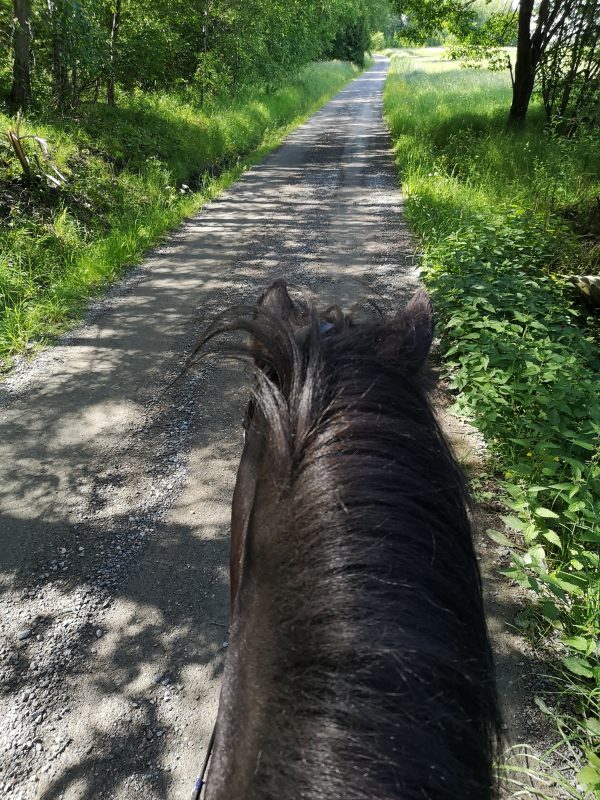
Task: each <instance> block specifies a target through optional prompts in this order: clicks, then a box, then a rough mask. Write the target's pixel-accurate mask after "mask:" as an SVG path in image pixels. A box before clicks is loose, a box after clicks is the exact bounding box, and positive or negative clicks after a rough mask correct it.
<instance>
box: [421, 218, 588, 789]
mask: <svg viewBox="0 0 600 800" xmlns="http://www.w3.org/2000/svg"><path fill="white" fill-rule="evenodd" d="M472 222H473V221H472V220H470V221H469V225H468V226H466V225H465V227H464V228H462V229H458V230H456V231H455V232H454V233H453V234H452V235H450V236H446V237H443V238H442V237H440V239H439V240H438V241H437V242H436V243H434V244H432V245H431V246H430V248H429V250H428V254H427V256H426V261H425V275H426V279H427V284H428V287H429V288H430V290H431V291H432V293H433V295H434V296H437V297H438V298H439V303H438V307H439V308H440V312H441V317H442V320H441V322H442V328H443V337H442V347H443V349H444V351H445V352H444V356H445V360H446V364H447V366H448V368H449V372H450V376H451V381H452V385H453V387H454V389H456V390H458V392H459V394H458V399H457V402H456V406H457V408H458V410H459V411H467V412H468V413H469V414H470V415H474V416H475V418H476V419H477V422H478V425H479V427H480V428H481V430H482V431H483V433H484V434H485V436H486V439H487V440H488V442H489V443H490V446H491V448H492V450H493V451H494V453H495V455H496V458H497V463H498V464H499V467H500V469H501V470H502V471H501V478H502V481H501V482H502V486H503V488H504V490H505V492H506V497H505V503H506V505H507V506H508V507H509V509H510V510H511V512H512V513H511V514H510V515H507V516H505V517H504V518H503V519H504V522H505V524H506V526H507V528H508V529H510V530H511V531H513V532H514V534H516V535H515V536H513V537H512V538H510V539H509V538H508V536H507V535H506V533H503V532H499V531H491V532H490V535H491V536H492V538H493V539H495V540H496V541H497V542H499V543H501V544H503V545H506V546H508V547H510V549H511V560H512V564H511V567H510V569H508V570H506V572H505V574H506V575H508V576H509V577H510V578H512V579H513V580H515V581H517V582H518V583H519V584H521V585H522V586H524V587H526V588H528V589H531V590H532V591H533V592H534V593H535V595H536V596H537V604H536V611H537V613H536V614H535V620H533V619H528V618H527V616H525V617H524V618H523V619H522V622H523V624H524V626H528V625H531V624H536V625H541V626H542V627H545V628H546V631H545V632H546V634H547V633H549V632H550V630H551V629H554V630H555V636H554V637H553V638H554V639H560V642H561V644H562V649H563V653H562V667H563V669H564V670H565V674H566V677H567V680H568V681H570V682H571V683H574V684H576V685H575V686H572V687H571V688H572V689H576V690H577V691H576V692H571V695H573V694H579V695H580V696H581V697H582V698H585V699H586V700H585V702H586V709H587V710H586V712H585V714H586V715H587V716H585V715H584V727H585V725H587V724H588V723H589V721H590V720H592V722H591V723H590V724H591V726H592V730H590V731H589V732H588V733H589V737H593V736H594V735H595V736H597V734H598V733H600V722H599V721H598V719H597V717H598V711H599V710H600V709H599V705H600V702H599V701H600V645H599V643H598V641H597V640H596V638H595V637H596V632H597V630H598V624H599V620H600V577H599V576H600V572H599V556H598V549H599V548H598V544H599V543H600V527H599V526H600V522H599V521H600V391H599V388H600V359H599V356H598V351H597V349H596V348H595V347H594V343H593V341H592V339H591V337H588V336H586V334H585V332H584V330H583V329H582V328H581V327H579V325H577V324H576V320H575V317H576V316H577V315H578V313H579V312H578V311H576V310H574V309H573V308H572V306H571V302H570V299H569V297H568V292H569V291H570V289H569V284H568V282H567V280H566V279H565V278H564V277H562V276H560V275H558V274H555V273H553V271H552V269H553V265H554V266H556V267H558V264H557V253H560V252H561V247H560V246H559V244H558V241H559V239H558V237H559V236H560V231H559V230H557V231H555V232H552V231H551V230H549V229H548V227H547V225H546V226H542V225H541V223H539V222H536V221H535V220H534V219H533V218H532V217H530V216H528V215H525V214H519V213H515V214H513V215H512V216H510V217H508V218H507V219H505V220H504V221H503V222H502V223H499V222H494V221H492V220H490V219H487V218H486V219H484V218H483V217H481V218H478V219H477V220H476V221H475V224H472ZM563 252H564V251H563ZM515 540H517V542H518V543H517V544H516V543H515ZM594 720H595V721H594ZM594 725H595V726H596V728H597V729H596V730H595V734H594ZM589 737H588V735H587V734H586V737H584V738H589ZM589 741H590V751H589V752H590V763H589V766H590V768H591V769H596V768H598V770H599V771H598V774H597V778H598V780H599V781H600V762H598V763H597V764H596V765H595V766H594V763H593V759H592V755H591V754H592V750H593V748H592V745H591V742H592V739H591V738H589ZM588 777H589V776H588Z"/></svg>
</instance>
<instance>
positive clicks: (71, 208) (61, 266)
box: [0, 61, 359, 369]
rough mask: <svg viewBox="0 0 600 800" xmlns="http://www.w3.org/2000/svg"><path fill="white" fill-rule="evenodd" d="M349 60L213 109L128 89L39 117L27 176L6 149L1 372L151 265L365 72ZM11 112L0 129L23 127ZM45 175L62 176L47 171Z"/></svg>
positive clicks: (31, 125)
mask: <svg viewBox="0 0 600 800" xmlns="http://www.w3.org/2000/svg"><path fill="white" fill-rule="evenodd" d="M358 72H359V70H358V68H357V67H354V66H352V65H350V64H349V63H345V62H340V61H332V62H319V63H313V64H310V65H309V66H307V67H305V68H304V69H303V70H302V71H301V72H300V73H299V75H298V77H297V79H295V80H290V81H288V82H287V83H285V84H284V85H282V86H280V87H279V88H278V89H276V90H271V91H266V90H265V89H257V90H256V91H252V90H245V91H244V93H243V94H241V95H240V96H238V97H236V98H234V99H232V98H231V97H227V98H224V99H222V100H219V99H213V100H209V101H205V102H204V103H203V104H202V105H201V106H200V105H198V104H197V98H196V97H195V96H194V94H193V93H192V92H191V91H186V90H182V91H181V92H178V93H177V92H171V93H155V94H152V93H142V92H141V91H132V92H129V93H126V92H121V93H120V96H119V98H118V104H117V107H116V108H111V107H109V106H106V105H103V104H93V103H89V104H87V105H84V106H82V107H81V108H80V109H79V110H78V113H77V114H71V115H69V116H65V117H61V116H59V115H57V114H52V115H50V116H44V115H43V114H39V113H38V114H37V115H33V114H32V115H30V116H27V117H26V118H25V119H24V120H23V122H22V125H21V134H22V135H26V136H32V135H35V136H37V137H39V138H40V139H41V140H43V142H44V143H45V145H44V147H45V148H46V147H47V150H48V156H47V157H46V156H45V155H44V154H43V152H42V150H41V148H40V147H39V145H38V144H37V143H36V141H35V140H34V139H25V140H24V142H23V145H24V147H25V148H26V149H27V151H28V155H29V158H30V160H31V163H32V164H36V160H35V156H36V155H37V156H38V159H39V162H40V163H39V166H38V167H36V168H35V172H36V175H35V179H34V180H33V181H27V180H26V179H25V177H24V176H23V173H22V170H21V166H20V164H19V161H18V159H17V158H16V157H15V155H14V153H13V152H12V150H11V149H10V148H9V147H8V146H7V145H5V146H4V147H3V148H2V149H0V220H1V226H0V369H2V367H4V368H7V367H9V366H10V364H11V359H12V357H13V356H14V355H15V354H17V353H22V352H24V351H29V352H31V351H33V352H35V350H36V349H37V348H38V347H39V346H41V345H43V344H44V343H47V342H48V341H50V340H52V338H53V337H55V336H56V334H57V333H59V332H61V331H63V330H65V328H66V327H67V326H68V325H70V324H72V323H73V321H74V320H75V319H77V318H78V317H80V316H81V314H82V313H83V312H84V310H85V308H86V305H87V302H88V299H89V297H90V295H92V294H97V293H98V292H100V291H101V290H102V289H103V288H104V287H106V285H107V284H109V283H110V282H111V281H114V280H115V279H116V278H117V277H118V276H120V275H122V274H123V272H124V271H125V270H126V269H127V267H129V266H131V265H132V264H135V263H136V262H138V261H140V260H141V258H142V257H143V255H144V253H145V252H146V251H147V250H148V248H150V247H152V246H153V245H155V244H157V243H158V242H159V241H160V240H161V239H162V238H163V237H164V236H165V234H166V233H167V232H168V231H169V230H172V229H173V228H174V227H176V226H177V225H178V224H179V223H180V222H181V221H182V220H183V219H184V218H185V217H187V216H189V215H190V214H192V213H194V212H195V211H197V210H198V209H199V208H200V207H201V206H202V204H203V203H205V202H206V201H207V200H209V199H210V198H211V197H213V196H215V194H217V193H218V192H219V191H222V189H223V188H225V187H226V186H227V185H229V184H230V183H231V182H232V181H233V180H235V179H236V177H238V176H239V175H240V174H241V172H243V171H244V170H245V169H246V168H248V167H249V166H250V165H251V164H252V163H255V162H256V161H257V160H259V159H260V158H261V157H263V156H264V154H265V153H266V152H267V151H268V150H270V149H272V148H273V147H275V146H276V145H278V144H279V143H280V142H281V141H282V140H283V139H284V138H285V136H286V134H287V133H288V132H289V131H290V130H291V129H293V128H294V127H296V126H297V125H299V124H300V123H301V122H303V121H304V120H305V119H306V118H307V117H309V116H310V115H311V114H313V113H314V112H315V111H316V110H317V109H318V108H319V107H320V106H321V105H322V104H323V103H324V102H326V101H327V100H328V99H329V98H330V97H331V96H333V95H334V94H335V93H336V92H337V91H339V90H340V89H341V88H342V87H343V86H344V85H345V84H346V83H347V82H348V81H349V80H351V79H352V78H353V77H355V76H356V75H357V74H358ZM15 124H16V121H15V118H14V117H12V118H9V117H8V116H6V115H5V114H2V113H0V129H2V130H4V131H7V130H8V129H9V128H12V129H14V128H15ZM44 174H46V175H49V176H50V178H47V177H44Z"/></svg>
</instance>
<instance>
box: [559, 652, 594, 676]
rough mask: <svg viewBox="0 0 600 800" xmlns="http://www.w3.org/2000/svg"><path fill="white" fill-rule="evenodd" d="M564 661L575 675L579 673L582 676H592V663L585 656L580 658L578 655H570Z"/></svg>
mask: <svg viewBox="0 0 600 800" xmlns="http://www.w3.org/2000/svg"><path fill="white" fill-rule="evenodd" d="M562 663H563V664H564V665H565V667H566V668H567V669H568V670H569V671H570V672H572V673H573V674H574V675H579V676H580V677H582V678H592V677H593V675H594V673H593V672H592V665H591V664H590V663H589V662H588V661H587V660H586V659H585V658H578V657H577V656H569V657H568V658H563V659H562Z"/></svg>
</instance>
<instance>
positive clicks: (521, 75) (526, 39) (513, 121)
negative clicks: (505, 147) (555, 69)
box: [508, 0, 536, 127]
mask: <svg viewBox="0 0 600 800" xmlns="http://www.w3.org/2000/svg"><path fill="white" fill-rule="evenodd" d="M533 4H534V0H520V2H519V27H518V34H517V61H516V63H515V80H514V83H513V95H512V105H511V107H510V112H509V114H508V124H509V125H512V126H515V127H521V126H523V125H524V124H525V117H526V115H527V109H528V108H529V101H530V100H531V94H532V92H533V84H534V81H535V66H536V65H535V64H534V63H533V57H532V56H533V53H532V47H531V16H532V14H533Z"/></svg>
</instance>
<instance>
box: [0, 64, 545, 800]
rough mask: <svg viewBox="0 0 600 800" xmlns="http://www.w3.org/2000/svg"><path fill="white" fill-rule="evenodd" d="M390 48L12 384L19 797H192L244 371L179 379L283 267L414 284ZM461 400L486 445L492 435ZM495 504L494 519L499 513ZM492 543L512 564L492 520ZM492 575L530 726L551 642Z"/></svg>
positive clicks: (512, 697)
mask: <svg viewBox="0 0 600 800" xmlns="http://www.w3.org/2000/svg"><path fill="white" fill-rule="evenodd" d="M387 68H388V61H387V59H385V58H382V57H378V58H376V60H375V65H374V66H373V67H372V68H371V69H370V70H368V71H367V72H365V73H364V74H363V75H362V76H361V77H359V78H357V79H356V80H355V81H354V82H353V83H351V84H350V85H349V86H348V87H347V88H346V89H345V90H344V91H342V92H340V93H339V94H338V95H337V96H336V97H335V98H334V99H333V100H332V101H330V102H329V103H328V104H327V105H326V106H324V107H323V109H322V110H321V111H320V112H319V113H317V114H316V115H315V116H314V117H312V119H310V120H309V121H308V122H307V123H306V124H305V125H302V126H301V127H300V128H298V129H297V130H296V131H295V132H294V133H293V134H292V135H291V136H290V137H289V138H288V139H287V140H286V142H285V144H284V145H283V146H282V147H280V148H279V149H278V150H276V151H274V152H273V153H271V155H270V156H268V157H267V158H266V159H265V160H264V161H263V162H262V163H261V164H260V165H258V166H256V167H255V168H253V169H252V170H250V171H249V172H247V173H246V174H245V175H244V176H243V177H242V178H241V179H240V180H239V181H238V182H237V183H236V184H235V185H234V186H232V187H231V188H230V189H229V190H228V191H226V192H224V193H223V194H222V195H221V196H220V197H219V198H218V199H217V200H215V201H214V202H212V203H210V204H208V205H206V206H205V207H204V209H203V210H202V212H201V213H199V214H198V215H197V216H195V217H193V218H192V219H190V220H189V221H188V222H187V223H186V224H185V225H184V226H183V227H182V228H181V229H180V230H179V231H178V232H177V233H176V234H175V235H174V236H172V237H171V238H170V239H169V241H168V242H167V244H166V245H165V246H164V247H162V248H160V249H159V250H157V251H156V252H154V253H153V254H152V255H151V256H150V257H149V258H148V259H147V261H146V262H145V263H144V264H143V265H142V266H141V267H139V268H137V269H135V270H133V271H132V272H131V273H130V274H129V275H128V277H127V278H126V279H125V280H124V281H122V282H121V283H120V284H119V285H118V286H116V287H114V288H113V289H112V290H111V291H110V292H109V293H108V295H107V296H106V297H105V298H104V299H103V300H102V301H100V302H98V303H96V304H94V305H93V306H92V307H91V309H90V311H89V314H88V317H87V320H86V322H85V324H84V325H82V326H81V327H80V328H79V329H77V330H76V331H74V332H71V333H70V334H68V335H67V336H65V337H63V339H62V340H61V341H60V342H59V344H58V346H56V347H54V348H52V349H49V350H47V351H46V352H44V353H42V354H41V355H40V356H38V357H37V358H36V359H35V361H34V362H32V363H31V364H26V363H22V364H21V365H20V366H18V367H17V368H16V369H15V370H14V371H13V373H12V374H11V376H10V378H9V379H8V380H7V381H5V382H4V383H3V384H2V385H0V720H1V722H2V724H1V725H0V795H1V796H2V797H7V798H21V800H58V798H64V799H65V800H92V798H93V799H94V800H134V799H135V798H144V799H145V800H175V799H176V798H186V797H189V794H190V792H191V789H192V786H193V782H194V778H195V774H196V772H197V770H198V767H199V762H200V761H201V758H202V755H203V752H204V748H205V746H206V744H207V741H208V737H209V736H210V732H211V729H212V725H213V720H214V718H215V715H216V709H217V699H218V690H219V680H220V675H221V670H222V666H223V657H224V654H225V651H226V648H227V615H228V607H227V604H228V586H227V581H228V578H227V551H228V525H229V511H230V502H231V494H232V490H233V483H234V477H235V471H236V468H237V462H238V460H239V456H240V452H241V446H242V433H241V419H242V414H243V408H244V403H245V396H246V394H245V389H244V385H243V375H242V374H240V371H239V369H238V370H235V369H233V368H232V367H231V366H228V365H226V364H214V363H208V362H206V363H203V364H202V365H201V366H199V367H197V368H195V369H194V370H192V371H190V372H188V373H186V375H185V376H184V377H183V378H181V379H180V380H178V381H177V382H175V383H174V384H173V383H172V381H173V378H174V377H176V376H177V375H178V374H179V372H180V370H181V366H182V365H183V364H184V363H185V361H186V358H187V357H188V354H189V353H190V351H191V349H192V347H193V345H194V343H195V341H196V339H197V337H198V334H199V332H200V331H201V330H202V329H203V328H204V326H205V325H206V323H207V321H208V320H210V319H211V318H212V317H213V316H214V314H215V313H217V312H218V311H220V310H222V309H223V308H225V307H227V306H229V305H231V304H234V303H238V302H248V301H253V300H254V299H256V298H257V297H258V295H259V293H260V292H261V291H262V289H263V288H264V287H265V286H266V285H268V284H269V283H270V282H271V281H273V280H275V279H276V278H278V277H284V278H285V279H287V280H288V281H290V282H292V283H294V284H298V285H300V286H302V287H305V288H307V289H308V290H310V291H312V292H315V293H317V294H319V295H320V297H321V298H323V299H324V300H327V301H330V302H338V303H341V304H344V305H349V304H351V303H353V302H355V301H357V300H360V299H361V298H364V297H365V294H366V293H367V289H366V288H365V284H366V285H367V286H368V287H370V289H371V290H372V291H374V292H376V293H378V295H379V296H380V300H379V302H380V304H381V305H382V306H383V307H384V308H385V307H387V308H392V307H393V305H394V304H403V302H404V301H405V300H406V299H407V298H408V297H409V296H410V295H411V294H412V292H413V291H414V288H415V286H416V284H417V274H416V271H415V269H414V266H413V258H412V247H411V242H410V237H409V234H408V230H407V228H406V224H405V223H404V221H403V218H402V215H401V214H402V197H401V195H400V193H399V192H398V189H397V178H396V174H395V169H394V165H393V160H392V155H391V151H390V142H389V138H388V134H387V130H386V128H385V126H384V124H383V122H382V119H381V99H382V92H383V84H384V80H385V76H386V72H387ZM444 404H446V405H447V401H444V400H441V401H440V400H439V399H438V406H439V407H440V414H441V417H442V422H443V424H444V426H445V428H446V431H447V433H448V435H449V436H450V438H451V440H452V441H453V443H454V445H455V446H456V448H457V450H458V451H459V453H460V454H461V458H463V459H464V460H465V461H467V462H468V461H469V454H470V453H471V454H472V453H480V452H481V450H482V444H481V441H480V440H479V439H478V437H477V436H475V434H474V433H473V431H470V432H469V431H468V430H467V429H466V428H465V426H464V425H462V424H461V423H458V422H457V421H456V420H455V419H453V418H452V417H451V416H450V415H448V414H447V413H445V412H444V410H443V406H444ZM486 513H487V516H486V515H485V514H484V515H483V516H482V515H481V514H480V515H479V520H477V519H476V527H478V528H479V527H482V525H483V529H485V527H498V525H499V523H496V524H494V520H493V519H492V518H491V517H489V513H490V511H489V509H488V510H487V512H486ZM493 513H495V512H493ZM484 539H485V537H484ZM480 553H481V558H482V564H483V566H484V572H485V571H486V570H487V571H488V572H490V571H491V570H492V568H494V569H495V568H497V564H496V563H495V562H494V557H497V556H498V554H497V553H496V556H494V555H493V554H492V555H490V549H489V548H488V543H486V542H485V541H483V543H482V544H481V551H480ZM499 557H500V558H502V557H506V554H505V553H504V554H502V553H501V554H500V556H499ZM496 560H497V559H496ZM488 599H489V605H488V610H489V616H490V623H491V628H492V630H493V631H494V632H495V634H496V640H497V653H498V657H499V665H500V688H501V692H502V695H503V698H504V699H505V700H507V698H508V704H507V705H508V713H507V720H508V722H509V723H510V726H511V728H512V733H513V736H514V738H515V739H516V740H517V741H518V740H522V739H523V738H527V736H528V735H529V734H530V733H531V724H532V722H531V719H532V718H533V717H532V716H531V714H530V713H529V712H528V711H527V709H526V706H525V701H524V698H525V696H526V695H527V694H528V695H530V696H532V693H531V691H528V692H527V691H525V688H524V686H523V685H522V686H521V690H520V693H519V691H517V688H518V687H517V685H518V684H519V681H521V684H522V677H521V676H523V675H527V674H531V672H532V670H533V668H534V666H535V665H534V664H533V662H532V661H531V660H530V659H529V658H528V660H527V661H526V660H524V658H525V657H526V656H525V654H524V649H523V643H522V641H521V640H517V639H516V638H515V636H514V635H512V638H511V635H509V634H507V633H506V624H507V623H508V622H510V621H511V619H512V618H513V617H514V614H515V613H516V610H517V606H516V605H515V603H516V600H515V597H514V596H513V593H512V590H511V589H510V588H509V587H508V586H507V585H506V584H498V583H497V582H494V581H488ZM511 703H512V707H511Z"/></svg>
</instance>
